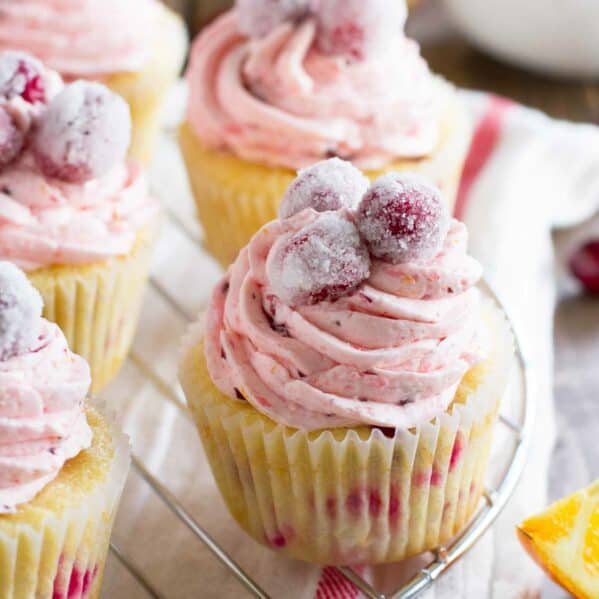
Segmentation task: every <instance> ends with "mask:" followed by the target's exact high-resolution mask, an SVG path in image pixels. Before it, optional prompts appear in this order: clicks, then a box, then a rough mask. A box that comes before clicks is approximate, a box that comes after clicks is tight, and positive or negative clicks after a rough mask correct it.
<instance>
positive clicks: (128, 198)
mask: <svg viewBox="0 0 599 599" xmlns="http://www.w3.org/2000/svg"><path fill="white" fill-rule="evenodd" d="M157 210H158V207H157V203H156V202H155V201H154V200H153V199H152V198H150V196H149V195H148V190H147V185H146V181H145V178H144V176H143V175H142V173H141V170H140V168H139V167H138V166H136V165H133V164H123V165H120V166H118V167H116V168H114V169H112V170H111V171H110V172H109V173H108V175H106V176H105V177H103V178H101V179H92V180H91V181H88V182H86V183H83V184H69V183H65V182H63V181H60V180H58V179H47V178H46V177H44V175H43V174H42V173H41V172H40V171H39V169H38V168H37V166H36V164H35V161H34V159H33V157H32V156H31V154H30V153H29V152H26V153H25V154H24V155H23V157H22V158H20V159H19V161H18V162H17V163H15V164H14V165H11V166H10V167H8V168H6V169H5V170H4V171H2V172H0V259H1V260H10V261H11V262H14V263H15V264H17V266H19V267H20V268H22V269H24V270H34V269H36V268H39V267H42V266H48V265H52V264H89V263H93V262H97V261H101V260H105V259H107V258H110V257H112V256H120V255H124V254H126V253H128V252H129V251H130V250H131V248H132V247H133V245H134V243H135V240H136V238H137V234H138V231H139V229H140V227H142V226H143V225H144V224H145V223H148V222H151V221H152V220H153V219H154V218H155V217H156V214H157Z"/></svg>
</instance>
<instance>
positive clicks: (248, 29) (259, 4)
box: [237, 0, 310, 37]
mask: <svg viewBox="0 0 599 599" xmlns="http://www.w3.org/2000/svg"><path fill="white" fill-rule="evenodd" d="M309 7H310V1H309V0H237V15H238V20H239V29H240V31H241V32H242V33H245V34H246V35H247V36H249V37H263V36H265V35H267V34H268V33H270V32H271V31H272V30H273V29H274V28H275V27H277V25H280V24H281V23H284V22H285V21H296V20H298V19H301V18H302V17H304V16H305V15H306V14H308V11H309Z"/></svg>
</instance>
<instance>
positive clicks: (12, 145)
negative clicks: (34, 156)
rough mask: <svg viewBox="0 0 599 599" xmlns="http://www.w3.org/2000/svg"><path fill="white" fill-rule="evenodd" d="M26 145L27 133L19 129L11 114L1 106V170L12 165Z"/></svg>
mask: <svg viewBox="0 0 599 599" xmlns="http://www.w3.org/2000/svg"><path fill="white" fill-rule="evenodd" d="M24 144H25V133H24V132H23V131H22V130H21V129H19V128H18V127H17V125H16V124H15V122H14V120H13V118H12V116H11V115H10V114H9V112H8V111H7V110H6V109H4V108H3V107H2V106H0V168H1V167H3V166H6V165H7V164H10V163H11V162H12V161H13V160H14V159H15V158H16V157H17V156H18V155H19V154H20V152H21V150H22V149H23V146H24Z"/></svg>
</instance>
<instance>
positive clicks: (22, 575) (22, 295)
mask: <svg viewBox="0 0 599 599" xmlns="http://www.w3.org/2000/svg"><path fill="white" fill-rule="evenodd" d="M41 313H42V299H41V297H40V296H39V294H38V293H37V292H36V291H35V289H33V287H32V286H31V284H30V283H29V282H28V281H27V278H26V276H25V275H24V274H23V273H22V272H21V271H20V270H19V269H18V268H17V267H16V266H14V265H13V264H10V263H8V262H0V580H1V581H2V582H1V589H0V590H1V595H2V597H6V598H7V599H8V598H14V599H33V598H34V597H35V598H36V599H67V598H68V599H83V598H86V599H87V598H92V597H99V594H100V586H101V580H102V572H103V569H104V563H105V561H106V554H107V551H108V544H109V539H110V533H111V529H112V524H113V520H114V516H115V513H116V510H117V506H118V503H119V499H120V495H121V491H122V489H123V486H124V484H125V479H126V476H127V471H128V468H129V461H130V456H129V446H128V442H127V439H126V438H125V436H124V435H123V434H121V433H119V432H117V431H116V430H115V429H114V428H113V426H112V424H111V423H109V422H108V421H107V420H106V419H104V417H103V416H102V415H101V414H100V413H99V412H98V410H97V409H95V408H92V407H89V406H87V407H86V405H85V396H86V393H87V390H88V388H89V384H90V372H89V367H88V366H87V364H86V363H85V361H84V360H83V359H82V358H80V357H79V356H77V355H75V354H73V353H71V352H70V350H69V348H68V345H67V342H66V339H65V337H64V335H63V334H62V332H61V330H60V329H59V328H58V327H57V326H56V325H55V324H52V323H50V322H48V321H47V320H44V319H42V318H41Z"/></svg>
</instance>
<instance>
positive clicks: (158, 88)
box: [104, 7, 188, 165]
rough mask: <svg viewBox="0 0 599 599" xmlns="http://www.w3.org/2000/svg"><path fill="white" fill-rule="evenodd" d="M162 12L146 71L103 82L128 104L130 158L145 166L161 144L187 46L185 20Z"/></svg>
mask: <svg viewBox="0 0 599 599" xmlns="http://www.w3.org/2000/svg"><path fill="white" fill-rule="evenodd" d="M161 11H162V15H161V18H160V25H159V31H158V34H157V35H156V38H155V40H154V41H153V44H152V46H151V47H150V48H149V50H150V52H151V54H150V56H149V57H148V61H147V64H146V65H145V66H144V68H143V70H141V71H139V72H134V73H120V74H118V75H112V76H111V77H108V78H107V79H106V80H105V81H104V83H105V84H106V85H108V86H109V87H110V88H111V89H112V90H113V91H115V92H116V93H117V94H119V95H121V96H123V98H125V100H126V101H127V102H128V104H129V107H130V108H131V118H132V125H133V129H132V140H131V146H130V148H129V155H130V156H131V157H133V158H135V159H136V160H138V161H140V162H141V163H142V164H146V165H147V164H149V162H150V159H151V158H152V155H153V153H154V149H155V147H156V143H157V141H158V137H159V133H160V128H161V125H162V122H161V113H162V108H163V104H164V100H165V98H166V95H167V93H168V92H169V90H170V89H171V88H172V86H173V85H174V84H175V83H176V81H177V80H178V78H179V74H180V72H181V67H182V66H183V62H184V60H185V54H186V51H187V45H188V38H187V30H186V29H185V25H184V23H183V21H182V19H181V18H180V17H179V16H178V15H176V14H175V13H174V12H173V11H171V10H169V9H167V8H166V7H161Z"/></svg>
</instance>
